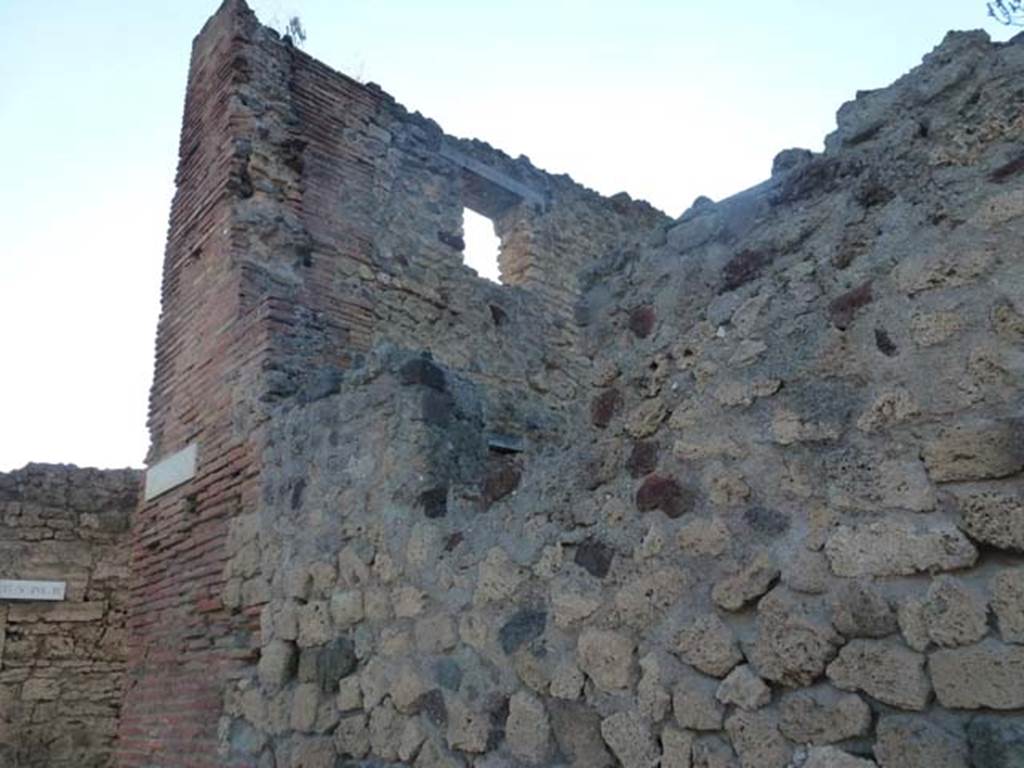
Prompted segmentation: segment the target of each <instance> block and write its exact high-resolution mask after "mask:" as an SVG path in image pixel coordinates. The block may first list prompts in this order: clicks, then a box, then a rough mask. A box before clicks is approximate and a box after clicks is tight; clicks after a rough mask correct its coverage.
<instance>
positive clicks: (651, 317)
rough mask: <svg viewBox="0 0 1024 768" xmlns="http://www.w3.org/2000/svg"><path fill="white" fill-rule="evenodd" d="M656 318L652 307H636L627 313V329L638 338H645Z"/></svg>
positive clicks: (649, 333) (648, 334)
mask: <svg viewBox="0 0 1024 768" xmlns="http://www.w3.org/2000/svg"><path fill="white" fill-rule="evenodd" d="M656 319H657V316H656V315H655V312H654V307H637V308H636V309H634V310H633V311H632V312H630V313H629V330H631V331H632V332H633V335H634V336H636V337H637V338H638V339H646V338H647V337H648V336H650V335H651V331H653V330H654V322H655V320H656Z"/></svg>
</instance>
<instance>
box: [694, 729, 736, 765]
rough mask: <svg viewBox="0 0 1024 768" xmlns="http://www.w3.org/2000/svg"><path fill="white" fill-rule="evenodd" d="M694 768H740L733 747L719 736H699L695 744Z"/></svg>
mask: <svg viewBox="0 0 1024 768" xmlns="http://www.w3.org/2000/svg"><path fill="white" fill-rule="evenodd" d="M692 753H693V768H739V765H740V762H739V758H737V757H736V754H735V753H734V752H733V750H732V747H730V746H729V744H728V743H727V742H726V741H725V740H724V739H722V738H719V737H718V736H699V737H697V738H696V739H694V742H693V748H692Z"/></svg>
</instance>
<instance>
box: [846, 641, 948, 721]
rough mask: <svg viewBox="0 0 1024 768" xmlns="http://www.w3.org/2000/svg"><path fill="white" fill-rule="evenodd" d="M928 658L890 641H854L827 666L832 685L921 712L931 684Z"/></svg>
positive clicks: (928, 695)
mask: <svg viewBox="0 0 1024 768" xmlns="http://www.w3.org/2000/svg"><path fill="white" fill-rule="evenodd" d="M924 665H925V657H924V655H923V654H920V653H915V652H914V651H911V650H909V649H908V648H906V647H904V646H903V645H902V644H898V643H896V642H893V641H891V640H851V641H850V642H849V643H847V644H846V645H845V646H843V647H842V649H840V651H839V656H838V657H836V660H835V661H833V662H832V663H831V664H829V665H828V670H827V673H828V677H829V680H831V681H832V683H833V685H835V686H836V687H837V688H841V689H843V690H847V691H864V693H866V694H868V695H869V696H871V697H873V698H876V699H878V700H879V701H882V702H884V703H886V704H889V705H891V706H894V707H899V708H900V709H912V710H921V709H924V708H925V706H926V705H927V704H928V699H929V697H930V696H931V690H932V687H931V684H930V683H929V681H928V676H927V675H926V674H925V671H924Z"/></svg>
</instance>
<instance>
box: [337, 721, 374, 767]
mask: <svg viewBox="0 0 1024 768" xmlns="http://www.w3.org/2000/svg"><path fill="white" fill-rule="evenodd" d="M334 748H335V750H337V753H338V755H339V756H340V757H354V758H357V759H358V758H361V757H365V756H366V755H367V754H368V753H369V751H370V729H369V727H368V726H367V721H366V715H365V714H364V713H362V712H357V713H355V714H352V715H345V716H343V717H342V718H341V720H340V721H339V722H338V727H337V728H335V730H334Z"/></svg>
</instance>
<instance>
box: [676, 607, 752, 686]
mask: <svg viewBox="0 0 1024 768" xmlns="http://www.w3.org/2000/svg"><path fill="white" fill-rule="evenodd" d="M676 651H677V652H678V654H679V657H680V658H681V659H682V660H683V661H685V662H686V663H687V664H690V665H692V666H694V667H696V668H697V669H699V670H700V671H701V672H704V673H705V674H708V675H711V676H713V677H723V676H724V675H727V674H729V670H731V669H732V668H733V667H735V666H736V665H737V664H739V663H740V662H741V661H742V660H743V653H742V652H741V651H740V646H739V643H738V642H736V637H735V635H734V634H733V632H732V630H731V629H729V627H728V626H727V625H726V624H725V622H723V621H722V620H721V619H720V618H719V617H718V616H717V615H716V614H713V613H709V614H706V615H704V616H698V617H697V618H696V619H694V620H693V621H692V622H690V623H689V624H688V625H686V626H685V627H684V628H683V630H682V631H681V632H680V633H679V636H678V638H677V640H676Z"/></svg>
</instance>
